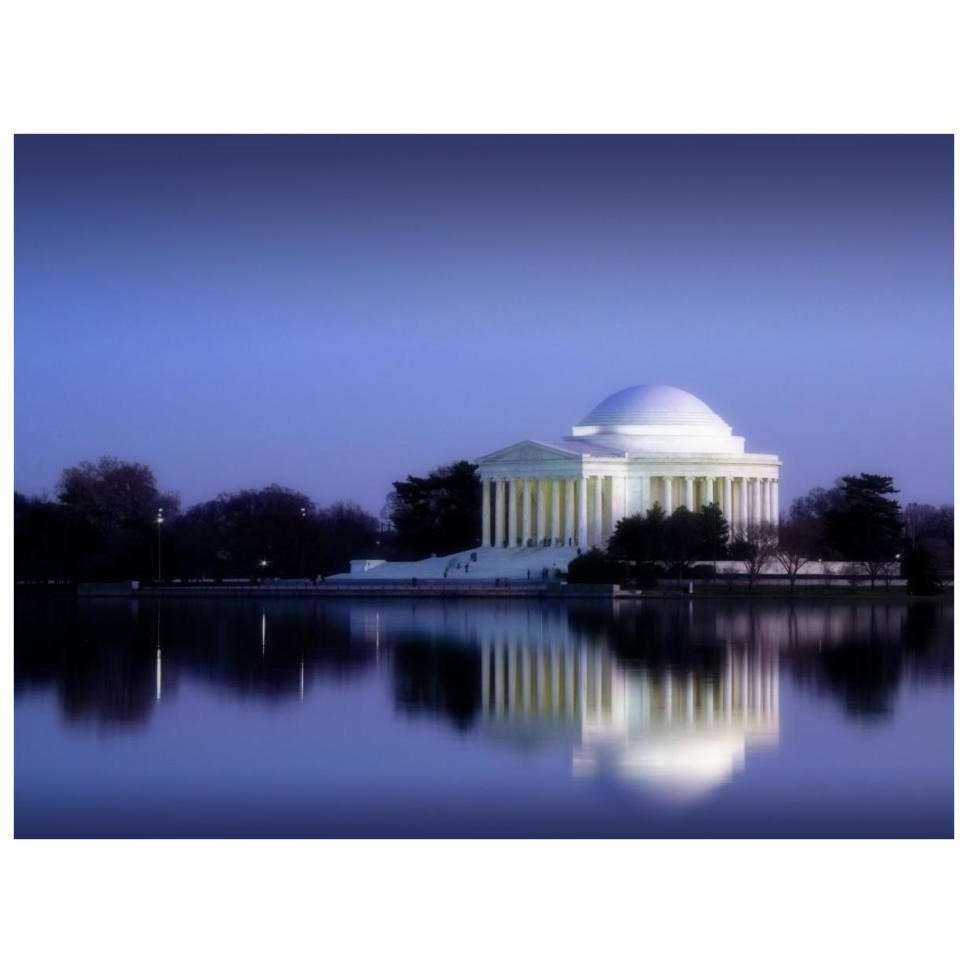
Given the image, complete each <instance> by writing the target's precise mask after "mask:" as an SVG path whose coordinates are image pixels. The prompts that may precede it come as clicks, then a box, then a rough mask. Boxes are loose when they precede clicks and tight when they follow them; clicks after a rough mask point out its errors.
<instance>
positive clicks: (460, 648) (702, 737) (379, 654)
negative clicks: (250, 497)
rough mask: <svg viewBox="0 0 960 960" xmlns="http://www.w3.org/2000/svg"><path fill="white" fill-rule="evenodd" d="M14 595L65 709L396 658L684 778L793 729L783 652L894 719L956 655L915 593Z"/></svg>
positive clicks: (361, 669)
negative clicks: (902, 699) (784, 717)
mask: <svg viewBox="0 0 960 960" xmlns="http://www.w3.org/2000/svg"><path fill="white" fill-rule="evenodd" d="M15 615H16V645H15V651H14V652H15V692H17V693H18V694H19V693H21V692H24V691H27V690H29V689H32V688H41V687H47V686H50V687H52V688H53V689H54V690H55V691H56V694H57V697H58V700H59V703H60V707H61V711H62V717H63V719H64V722H66V723H70V724H87V723H93V724H95V725H96V726H97V727H98V728H99V729H104V730H107V729H109V730H119V729H131V730H132V729H135V728H137V727H142V726H143V725H145V724H147V723H149V722H150V719H151V717H152V715H153V712H154V710H155V709H156V708H159V707H160V706H161V703H160V701H161V700H162V701H163V703H162V706H163V707H166V706H167V704H168V702H169V703H170V704H171V705H173V704H175V703H176V694H177V690H178V684H179V682H180V681H181V680H182V679H183V678H185V677H189V678H190V679H191V680H194V681H196V680H199V681H201V682H202V683H203V684H205V685H206V686H208V687H215V688H218V689H223V690H227V691H229V692H230V694H231V695H232V696H234V697H237V698H244V699H246V698H258V699H262V700H271V701H276V702H281V701H290V702H292V703H299V702H301V701H305V700H306V701H309V700H310V698H311V693H312V690H313V688H314V685H317V684H331V683H332V684H337V685H341V686H342V685H345V684H347V683H351V682H354V681H355V680H359V679H360V678H361V677H362V676H364V675H365V674H366V673H368V672H370V671H378V672H381V673H382V674H383V676H384V677H385V678H386V679H387V680H388V681H389V684H390V686H389V688H388V689H389V690H390V692H391V693H392V699H393V703H394V705H395V707H396V709H397V710H398V712H401V713H403V714H405V715H408V716H413V715H417V716H423V717H426V718H429V719H430V720H431V721H433V722H443V723H445V724H447V725H449V726H452V727H453V728H454V729H456V730H457V731H459V732H460V733H461V734H465V733H467V732H471V733H472V732H479V733H480V734H481V735H482V736H484V737H486V738H494V739H496V740H498V741H500V742H502V743H504V744H505V745H506V744H510V745H511V746H513V747H520V748H523V749H531V748H536V747H537V746H539V745H541V744H549V743H557V742H561V743H566V744H569V749H570V753H571V758H572V759H571V768H572V771H573V772H574V774H576V775H578V776H583V777H595V778H602V777H605V776H607V777H615V778H617V779H618V780H620V781H621V782H631V783H636V784H640V785H645V786H647V787H650V788H652V789H656V790H659V791H661V792H666V793H668V794H672V795H676V796H695V795H697V794H698V793H700V792H702V791H704V790H707V789H710V788H711V787H715V786H719V785H720V784H722V783H723V782H725V781H727V780H729V779H730V778H731V777H732V776H734V775H735V773H736V771H737V770H738V769H739V768H740V767H742V765H743V764H744V762H745V760H748V759H749V751H750V750H751V748H754V747H759V746H762V745H775V744H776V743H777V742H778V736H779V726H780V720H779V697H778V691H779V686H780V676H781V674H780V671H783V674H782V675H783V677H784V679H785V680H786V679H788V680H789V683H790V684H791V688H792V689H795V690H799V691H802V693H803V694H805V695H814V696H827V697H830V698H831V699H833V700H834V701H836V702H839V703H840V704H842V706H843V709H844V710H845V712H847V714H848V715H849V716H851V717H856V718H857V720H858V722H869V723H877V722H880V723H882V722H887V720H889V718H890V717H891V716H892V715H893V710H894V707H895V704H896V699H897V692H898V690H899V689H900V688H901V685H902V684H904V683H913V684H916V683H921V682H930V680H931V678H937V679H940V680H942V681H944V682H951V681H952V673H953V647H952V607H950V606H949V605H933V604H910V605H907V604H904V603H902V602H891V603H872V604H867V603H862V604H817V603H797V604H764V605H760V604H749V603H738V602H728V603H706V604H704V603H701V604H689V603H686V602H681V603H663V602H653V603H646V602H639V603H622V604H616V605H613V604H602V603H599V604H598V603H590V602H585V603H584V604H582V605H577V604H575V603H556V604H553V603H529V604H527V603H520V602H516V601H503V602H484V601H471V602H454V603H450V602H445V601H431V600H425V601H414V600H410V601H404V600H396V601H388V602H372V603H371V602H368V601H359V602H353V601H341V600H338V601H300V600H292V601H283V600H278V601H276V602H271V603H267V604H264V603H261V602H258V601H250V602H247V601H241V600H228V601H217V600H189V601H172V602H161V603H157V602H150V601H147V602H141V601H133V602H130V601H125V600H124V601H121V600H109V599H108V600H103V601H98V600H89V601H83V602H77V601H76V600H75V599H73V598H59V599H58V598H56V597H43V596H38V597H30V596H20V597H18V598H17V604H16V608H15ZM268 621H269V630H268ZM268 632H269V634H270V643H269V644H268V643H267V642H266V640H267V634H268ZM388 695H389V694H388ZM365 704H366V701H363V700H358V701H357V710H358V711H362V710H365V709H367V706H365ZM358 722H363V718H362V716H361V715H359V714H358Z"/></svg>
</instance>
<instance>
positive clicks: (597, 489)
mask: <svg viewBox="0 0 960 960" xmlns="http://www.w3.org/2000/svg"><path fill="white" fill-rule="evenodd" d="M593 546H595V547H602V546H603V477H600V476H597V477H594V478H593Z"/></svg>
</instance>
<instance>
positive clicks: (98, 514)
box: [57, 457, 180, 579]
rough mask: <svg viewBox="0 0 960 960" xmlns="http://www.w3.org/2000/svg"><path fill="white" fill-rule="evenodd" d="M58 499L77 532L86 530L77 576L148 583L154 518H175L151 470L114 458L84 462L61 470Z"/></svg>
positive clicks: (175, 503) (173, 501)
mask: <svg viewBox="0 0 960 960" xmlns="http://www.w3.org/2000/svg"><path fill="white" fill-rule="evenodd" d="M57 497H58V500H59V502H60V503H61V504H62V505H63V507H64V508H65V510H66V511H67V514H68V516H69V518H70V522H71V523H72V524H74V525H75V527H77V528H84V529H86V530H88V531H89V533H90V536H89V538H88V539H87V540H86V543H87V545H88V547H89V549H88V552H86V554H85V555H84V557H83V559H82V562H81V564H80V569H79V571H78V573H79V574H81V575H83V576H86V577H92V578H127V577H132V578H136V579H149V578H150V577H151V576H152V575H153V572H154V569H155V543H156V519H157V513H158V511H159V510H160V509H161V508H162V509H163V511H164V516H165V518H166V519H168V520H169V519H173V518H175V517H176V515H177V513H178V511H179V506H180V501H179V498H178V497H177V495H176V494H173V493H161V492H160V491H159V490H158V489H157V483H156V479H155V478H154V475H153V471H152V470H151V469H150V468H149V467H147V466H145V465H144V464H142V463H130V462H127V461H124V460H118V459H116V458H115V457H101V458H100V459H99V460H98V461H97V462H96V463H90V462H87V461H84V462H83V463H80V464H78V465H77V466H75V467H68V468H67V469H66V470H64V471H63V474H62V475H61V477H60V482H59V484H58V486H57Z"/></svg>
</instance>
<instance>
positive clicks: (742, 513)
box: [737, 477, 750, 530]
mask: <svg viewBox="0 0 960 960" xmlns="http://www.w3.org/2000/svg"><path fill="white" fill-rule="evenodd" d="M738 480H739V484H738V485H739V487H740V509H739V510H738V511H737V524H738V525H739V527H740V529H741V530H745V529H746V527H747V524H748V523H749V522H750V502H749V501H750V498H749V496H748V494H749V492H750V490H749V488H748V487H747V478H746V477H739V478H738Z"/></svg>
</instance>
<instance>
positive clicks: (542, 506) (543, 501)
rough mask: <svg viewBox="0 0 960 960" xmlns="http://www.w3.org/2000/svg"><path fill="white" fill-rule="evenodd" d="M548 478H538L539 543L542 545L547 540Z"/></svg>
mask: <svg viewBox="0 0 960 960" xmlns="http://www.w3.org/2000/svg"><path fill="white" fill-rule="evenodd" d="M546 526H547V478H546V477H538V478H537V543H538V544H539V545H540V546H541V547H542V546H543V545H544V543H546V540H547V531H546Z"/></svg>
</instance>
